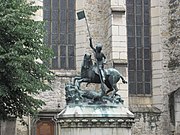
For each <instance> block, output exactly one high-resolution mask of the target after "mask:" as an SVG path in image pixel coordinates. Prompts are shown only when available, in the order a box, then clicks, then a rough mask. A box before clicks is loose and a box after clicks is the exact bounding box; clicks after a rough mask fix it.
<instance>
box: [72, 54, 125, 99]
mask: <svg viewBox="0 0 180 135" xmlns="http://www.w3.org/2000/svg"><path fill="white" fill-rule="evenodd" d="M96 70H97V67H96V65H93V62H92V59H91V55H88V54H85V55H84V60H83V63H82V66H81V76H80V77H75V79H74V84H75V83H76V81H77V85H78V87H80V84H81V83H82V82H87V83H101V80H100V76H99V74H98V72H96ZM120 79H122V82H123V83H127V82H126V80H125V79H124V78H123V77H122V75H121V74H120V73H119V71H117V70H116V69H114V68H108V69H105V82H104V83H105V85H106V86H107V87H108V88H109V90H108V91H107V92H106V93H105V92H103V90H102V95H101V96H104V95H105V94H108V93H109V92H111V91H112V95H111V97H113V96H114V95H115V94H116V92H117V91H118V88H117V85H116V83H117V82H118V81H119V80H120Z"/></svg>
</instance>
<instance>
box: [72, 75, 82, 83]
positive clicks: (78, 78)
mask: <svg viewBox="0 0 180 135" xmlns="http://www.w3.org/2000/svg"><path fill="white" fill-rule="evenodd" d="M80 79H81V77H80V76H76V77H74V80H73V85H75V84H76V81H77V80H80Z"/></svg>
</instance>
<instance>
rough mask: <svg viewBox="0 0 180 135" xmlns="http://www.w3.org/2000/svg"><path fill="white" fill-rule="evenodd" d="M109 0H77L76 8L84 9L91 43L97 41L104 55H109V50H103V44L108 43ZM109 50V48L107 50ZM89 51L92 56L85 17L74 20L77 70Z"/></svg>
mask: <svg viewBox="0 0 180 135" xmlns="http://www.w3.org/2000/svg"><path fill="white" fill-rule="evenodd" d="M109 2H110V1H109V0H77V1H76V10H77V12H78V11H82V10H84V11H85V15H86V18H87V23H88V27H89V31H90V35H91V37H92V40H93V45H94V46H95V45H96V44H97V43H100V44H102V45H103V52H104V53H105V55H109V52H107V51H105V48H106V47H105V46H107V44H109V43H108V27H109V21H108V17H109V10H110V4H109ZM108 51H109V50H108ZM85 53H90V54H92V56H93V53H92V49H91V48H90V46H89V34H88V29H87V26H86V21H85V19H82V20H76V56H77V57H76V60H77V65H76V67H77V70H78V71H80V67H81V62H82V59H83V55H84V54H85Z"/></svg>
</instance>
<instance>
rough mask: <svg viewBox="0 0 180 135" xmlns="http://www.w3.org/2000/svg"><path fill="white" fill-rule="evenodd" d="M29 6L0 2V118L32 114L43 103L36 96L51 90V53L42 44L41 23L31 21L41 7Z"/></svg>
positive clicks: (12, 0)
mask: <svg viewBox="0 0 180 135" xmlns="http://www.w3.org/2000/svg"><path fill="white" fill-rule="evenodd" d="M32 4H33V3H27V2H26V0H0V119H7V118H8V117H9V116H15V117H20V118H22V116H23V115H29V114H31V115H34V114H35V113H36V112H37V109H38V108H40V107H41V106H42V105H43V104H44V102H43V101H41V100H39V99H36V98H35V95H37V94H38V93H40V92H41V91H46V90H51V87H50V86H49V84H50V82H51V80H52V79H53V74H52V73H51V71H50V70H49V69H48V67H47V66H46V65H45V63H46V62H47V61H48V60H49V58H51V57H52V51H51V50H50V49H49V48H48V47H47V46H46V45H45V44H44V43H43V37H44V33H45V31H44V22H39V21H34V20H32V19H31V18H32V16H33V15H35V12H36V11H37V10H38V9H40V8H41V7H39V6H32ZM37 59H39V60H41V61H42V62H37V61H36V60H37ZM45 82H49V83H45Z"/></svg>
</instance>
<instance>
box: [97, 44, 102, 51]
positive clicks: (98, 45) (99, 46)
mask: <svg viewBox="0 0 180 135" xmlns="http://www.w3.org/2000/svg"><path fill="white" fill-rule="evenodd" d="M96 50H97V51H98V52H100V51H101V50H102V45H101V44H97V45H96Z"/></svg>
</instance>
